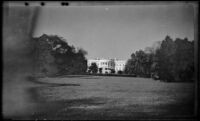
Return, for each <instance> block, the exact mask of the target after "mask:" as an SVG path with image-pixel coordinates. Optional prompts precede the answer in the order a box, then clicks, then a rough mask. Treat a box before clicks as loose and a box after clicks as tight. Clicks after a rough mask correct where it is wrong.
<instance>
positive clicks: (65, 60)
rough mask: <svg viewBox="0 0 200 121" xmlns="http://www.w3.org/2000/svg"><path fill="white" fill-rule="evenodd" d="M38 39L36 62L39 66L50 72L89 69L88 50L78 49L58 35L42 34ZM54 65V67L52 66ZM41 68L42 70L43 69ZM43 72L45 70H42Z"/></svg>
mask: <svg viewBox="0 0 200 121" xmlns="http://www.w3.org/2000/svg"><path fill="white" fill-rule="evenodd" d="M35 40H36V49H35V51H36V55H37V56H36V58H37V59H36V62H37V63H38V64H39V65H38V67H40V68H42V69H43V70H44V69H45V70H46V71H45V73H47V72H49V71H52V70H54V71H53V72H52V73H50V74H81V73H85V72H86V69H87V60H86V58H85V55H86V54H87V52H86V51H85V50H83V49H78V50H77V51H76V49H75V47H74V46H70V45H68V43H67V41H66V40H65V39H64V38H62V37H59V36H57V35H46V34H44V35H42V36H41V37H39V38H35ZM50 67H52V68H50ZM40 68H39V70H37V71H40V70H41V69H40ZM40 72H43V73H44V71H42V70H41V71H40Z"/></svg>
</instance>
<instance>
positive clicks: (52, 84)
mask: <svg viewBox="0 0 200 121" xmlns="http://www.w3.org/2000/svg"><path fill="white" fill-rule="evenodd" d="M27 80H28V81H30V82H33V83H37V84H44V85H45V86H51V87H57V86H80V84H58V83H49V82H41V81H38V79H37V78H35V77H31V76H29V77H27Z"/></svg>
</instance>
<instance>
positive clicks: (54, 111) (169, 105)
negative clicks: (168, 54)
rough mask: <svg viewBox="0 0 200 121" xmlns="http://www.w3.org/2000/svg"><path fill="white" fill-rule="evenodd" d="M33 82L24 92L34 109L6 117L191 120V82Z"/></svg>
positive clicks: (101, 79)
mask: <svg viewBox="0 0 200 121" xmlns="http://www.w3.org/2000/svg"><path fill="white" fill-rule="evenodd" d="M32 83H33V84H32V86H31V87H30V88H27V89H26V90H25V92H26V93H27V94H28V98H27V99H26V102H28V103H31V104H34V108H32V109H31V111H29V112H30V113H26V114H24V115H23V114H22V115H15V116H12V117H9V118H12V119H34V120H35V119H40V120H44V119H47V120H48V119H55V120H56V119H61V120H92V119H93V120H104V119H106V120H107V119H110V120H121V119H123V120H129V119H130V120H134V119H135V120H136V119H180V118H182V119H192V118H193V114H194V112H193V110H194V85H193V83H164V82H159V81H153V80H150V79H144V78H133V77H103V76H101V77H99V76H96V77H95V76H91V77H89V76H87V77H86V76H78V77H73V78H71V77H65V78H63V77H62V78H42V79H39V80H36V81H32ZM35 84H37V86H34V85H35ZM77 85H78V86H77Z"/></svg>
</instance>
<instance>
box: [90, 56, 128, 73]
mask: <svg viewBox="0 0 200 121" xmlns="http://www.w3.org/2000/svg"><path fill="white" fill-rule="evenodd" d="M92 63H96V65H97V67H98V73H104V74H105V73H111V70H114V71H115V73H117V72H118V71H124V68H125V64H126V61H125V60H117V59H98V58H97V59H89V60H88V64H87V65H88V70H89V67H90V66H91V64H92Z"/></svg>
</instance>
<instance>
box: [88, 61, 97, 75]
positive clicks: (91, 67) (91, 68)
mask: <svg viewBox="0 0 200 121" xmlns="http://www.w3.org/2000/svg"><path fill="white" fill-rule="evenodd" d="M89 70H90V71H91V72H92V73H94V74H96V73H97V71H98V67H97V64H96V63H92V64H91V66H90V67H89Z"/></svg>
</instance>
